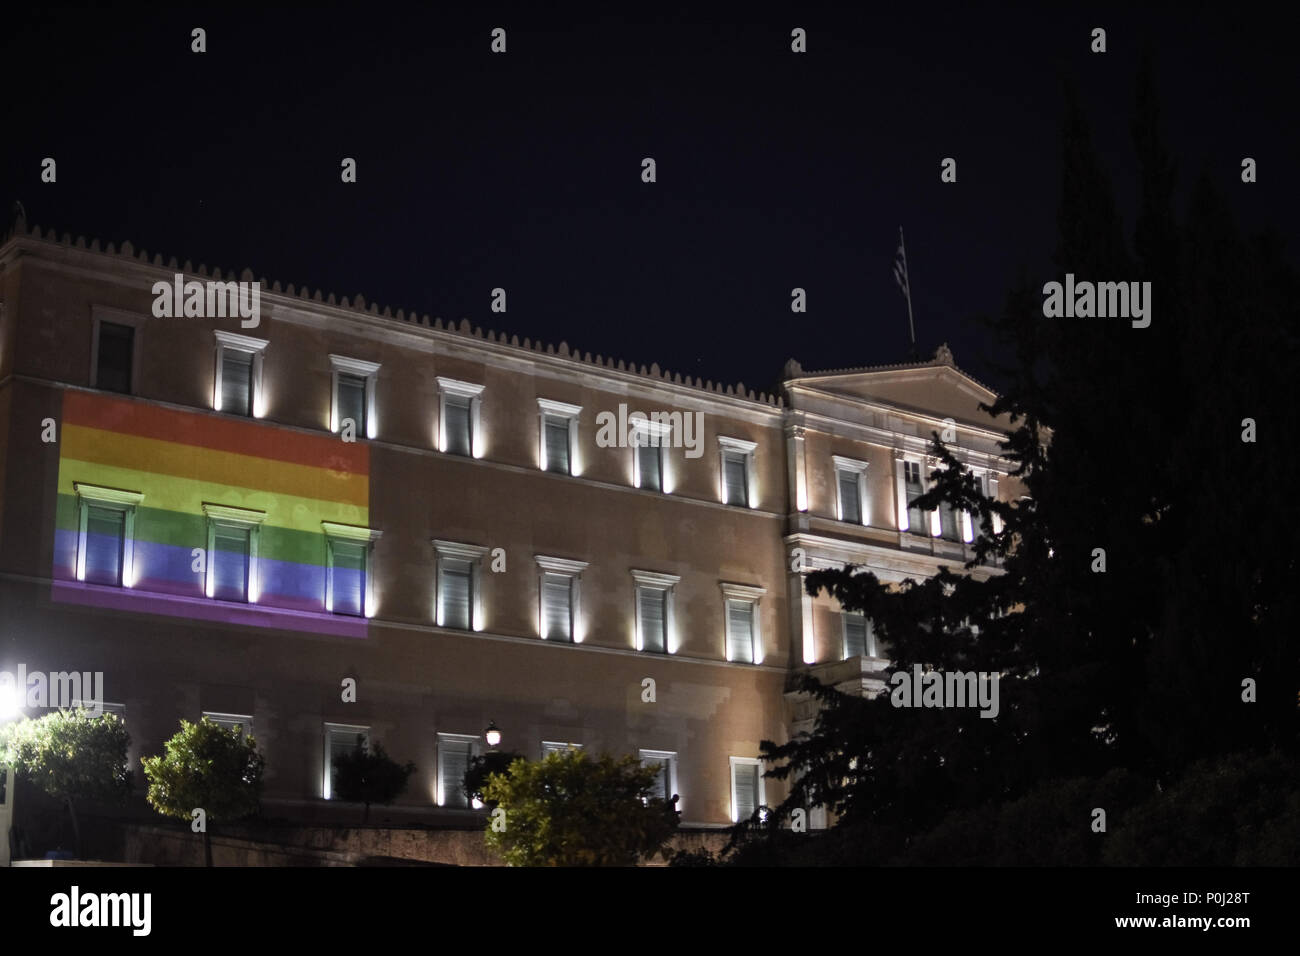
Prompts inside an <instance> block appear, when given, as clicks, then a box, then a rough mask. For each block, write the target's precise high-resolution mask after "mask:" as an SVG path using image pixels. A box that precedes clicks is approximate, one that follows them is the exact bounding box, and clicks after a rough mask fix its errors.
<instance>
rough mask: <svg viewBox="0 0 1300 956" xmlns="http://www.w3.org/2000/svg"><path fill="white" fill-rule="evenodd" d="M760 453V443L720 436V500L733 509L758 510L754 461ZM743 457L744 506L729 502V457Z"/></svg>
mask: <svg viewBox="0 0 1300 956" xmlns="http://www.w3.org/2000/svg"><path fill="white" fill-rule="evenodd" d="M757 452H758V442H755V441H749V440H748V439H744V438H730V437H728V436H725V435H719V436H718V500H719V501H721V502H722V503H723V504H724V505H728V506H729V507H732V508H757V507H758V494H757V491H756V489H755V485H754V479H755V472H754V460H755V458H756V456H757ZM728 454H732V455H741V456H742V457H743V459H744V463H745V494H744V499H745V501H744V504H736V503H733V502H730V501H728V500H727V455H728Z"/></svg>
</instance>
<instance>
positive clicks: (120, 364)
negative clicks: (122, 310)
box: [92, 320, 135, 395]
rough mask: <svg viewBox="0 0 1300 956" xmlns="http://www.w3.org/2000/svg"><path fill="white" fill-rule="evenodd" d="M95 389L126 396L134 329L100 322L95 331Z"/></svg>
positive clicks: (133, 354)
mask: <svg viewBox="0 0 1300 956" xmlns="http://www.w3.org/2000/svg"><path fill="white" fill-rule="evenodd" d="M95 334H96V342H95V380H94V382H93V383H92V384H93V385H94V386H95V387H96V388H102V389H106V390H107V391H110V392H121V393H122V394H124V395H130V394H131V392H132V391H133V389H132V387H131V386H132V381H133V373H134V370H135V369H134V366H135V328H134V327H133V326H130V325H123V324H121V323H118V322H105V321H103V320H100V321H99V322H98V323H97V324H96V328H95Z"/></svg>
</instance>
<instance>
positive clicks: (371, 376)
mask: <svg viewBox="0 0 1300 956" xmlns="http://www.w3.org/2000/svg"><path fill="white" fill-rule="evenodd" d="M329 358H330V431H331V432H333V433H334V434H336V435H337V434H339V433H340V432H341V431H342V427H341V422H340V421H339V377H340V376H342V375H354V376H357V377H359V378H362V379H364V380H365V416H366V420H365V421H364V422H360V423H358V424H360V425H362V426H363V427H361V428H359V429H357V431H358V432H359V433H364V434H358V436H357V437H360V438H371V439H373V438H375V437H377V436H378V434H379V424H378V418H377V416H376V414H375V380H376V379H377V378H378V376H379V368H380V366H379V363H378V362H367V361H364V360H362V359H354V358H348V357H347V356H345V355H335V354H333V353H331V354H330V357H329Z"/></svg>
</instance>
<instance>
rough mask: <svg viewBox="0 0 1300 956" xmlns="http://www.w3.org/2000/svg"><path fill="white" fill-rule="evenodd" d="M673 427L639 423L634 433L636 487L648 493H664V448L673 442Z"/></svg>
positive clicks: (650, 422) (655, 422)
mask: <svg viewBox="0 0 1300 956" xmlns="http://www.w3.org/2000/svg"><path fill="white" fill-rule="evenodd" d="M671 432H672V426H671V425H669V424H667V423H664V422H657V421H638V422H636V423H635V427H634V430H633V432H632V440H633V444H634V447H633V449H632V453H633V458H632V462H633V471H634V475H633V477H634V479H635V482H636V486H637V487H638V488H644V489H645V490H646V491H663V490H664V486H665V482H664V447H665V446H666V445H667V444H668V442H669V441H670V440H671V438H670V436H671Z"/></svg>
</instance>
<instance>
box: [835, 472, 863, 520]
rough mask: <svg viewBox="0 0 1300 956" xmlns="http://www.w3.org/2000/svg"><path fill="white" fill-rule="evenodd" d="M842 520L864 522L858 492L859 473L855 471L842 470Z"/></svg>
mask: <svg viewBox="0 0 1300 956" xmlns="http://www.w3.org/2000/svg"><path fill="white" fill-rule="evenodd" d="M840 520H841V521H851V522H853V523H854V524H862V508H861V501H860V500H859V494H858V475H857V472H854V471H841V472H840Z"/></svg>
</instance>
